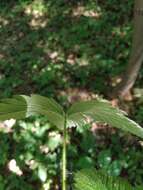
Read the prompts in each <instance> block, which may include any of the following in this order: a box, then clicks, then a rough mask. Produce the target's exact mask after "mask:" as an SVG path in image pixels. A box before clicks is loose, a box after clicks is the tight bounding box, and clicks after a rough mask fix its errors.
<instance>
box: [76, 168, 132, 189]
mask: <svg viewBox="0 0 143 190" xmlns="http://www.w3.org/2000/svg"><path fill="white" fill-rule="evenodd" d="M74 181H75V184H74V187H75V190H133V188H132V187H131V185H130V184H129V183H128V182H126V181H124V180H122V179H121V178H115V177H111V176H108V175H106V174H104V173H103V172H99V171H97V170H95V169H83V170H81V171H79V172H77V173H76V174H75V177H74Z"/></svg>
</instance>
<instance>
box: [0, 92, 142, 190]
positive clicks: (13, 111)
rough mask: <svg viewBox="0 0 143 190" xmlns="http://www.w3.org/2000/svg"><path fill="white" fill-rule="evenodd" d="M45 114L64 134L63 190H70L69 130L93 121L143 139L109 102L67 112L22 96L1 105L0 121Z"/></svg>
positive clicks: (44, 100)
mask: <svg viewBox="0 0 143 190" xmlns="http://www.w3.org/2000/svg"><path fill="white" fill-rule="evenodd" d="M36 114H42V115H45V116H47V117H48V120H49V121H50V122H51V123H52V124H54V125H55V126H57V127H58V128H59V130H62V131H63V153H62V190H67V178H66V166H67V159H66V153H67V150H66V148H67V128H68V127H71V126H79V127H82V126H83V125H84V124H86V123H87V122H88V121H89V119H90V121H91V122H92V121H96V122H97V121H98V122H102V123H107V124H109V125H111V126H113V127H116V128H120V129H123V130H124V131H127V132H130V133H132V134H134V135H137V136H138V137H141V138H143V129H142V128H141V127H140V126H139V125H138V124H137V123H135V122H134V121H132V120H130V119H128V118H127V117H126V116H125V114H124V112H123V111H120V110H119V109H117V108H114V107H112V106H111V105H110V103H108V102H107V101H105V100H91V101H83V102H78V103H74V104H73V105H72V106H71V107H70V108H69V109H68V111H67V112H65V111H64V110H63V108H62V107H61V106H60V105H59V104H58V103H57V102H55V101H54V100H53V99H50V98H46V97H43V96H40V95H31V96H25V95H18V96H14V97H13V98H11V99H2V100H1V101H0V120H7V119H11V118H13V119H22V118H25V117H29V116H31V115H36Z"/></svg>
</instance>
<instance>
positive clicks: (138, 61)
mask: <svg viewBox="0 0 143 190" xmlns="http://www.w3.org/2000/svg"><path fill="white" fill-rule="evenodd" d="M142 62H143V0H135V6H134V34H133V44H132V52H131V56H130V60H129V63H128V65H127V68H126V71H125V73H124V74H123V76H122V80H121V83H120V84H119V85H117V87H116V88H115V91H114V92H115V93H114V96H119V97H124V96H126V94H128V93H129V92H130V89H131V88H132V87H133V85H134V83H135V81H136V78H137V76H138V73H139V70H140V68H141V65H142Z"/></svg>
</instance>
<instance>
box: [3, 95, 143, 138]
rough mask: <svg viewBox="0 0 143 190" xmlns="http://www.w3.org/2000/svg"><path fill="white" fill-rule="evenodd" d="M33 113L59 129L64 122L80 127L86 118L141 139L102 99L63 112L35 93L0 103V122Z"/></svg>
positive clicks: (120, 113) (129, 122)
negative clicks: (44, 117)
mask: <svg viewBox="0 0 143 190" xmlns="http://www.w3.org/2000/svg"><path fill="white" fill-rule="evenodd" d="M36 114H42V115H46V116H47V117H48V120H49V121H50V122H51V123H52V124H54V125H55V126H57V127H58V128H60V129H63V127H64V124H65V119H66V125H67V127H71V126H83V125H84V124H86V123H87V121H88V118H90V119H91V120H92V121H96V122H102V123H107V124H109V125H111V126H113V127H116V128H120V129H123V130H125V131H127V132H130V133H132V134H134V135H137V136H138V137H141V138H143V128H141V127H140V126H139V125H138V124H137V123H135V122H134V121H132V120H130V119H129V118H128V117H126V115H125V113H124V112H123V111H121V110H119V109H117V108H115V107H112V106H111V105H110V103H109V102H107V101H105V100H102V99H97V100H91V101H82V102H77V103H74V104H73V105H72V106H71V107H70V108H69V109H68V111H67V112H66V113H65V112H64V109H63V108H62V107H61V106H60V105H59V104H58V103H57V102H56V101H54V100H53V99H50V98H47V97H43V96H40V95H35V94H33V95H31V96H25V95H18V96H14V97H13V98H7V99H2V100H0V120H7V119H11V118H13V119H22V118H25V117H29V116H31V115H36Z"/></svg>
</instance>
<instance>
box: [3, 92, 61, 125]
mask: <svg viewBox="0 0 143 190" xmlns="http://www.w3.org/2000/svg"><path fill="white" fill-rule="evenodd" d="M35 114H42V115H46V116H48V119H49V121H50V122H51V123H53V124H54V125H56V126H57V127H60V128H61V127H63V126H64V111H63V109H62V107H61V106H60V105H59V104H58V103H56V102H55V101H54V100H53V99H49V98H46V97H43V96H40V95H31V96H25V95H19V96H14V97H13V98H11V99H3V100H1V101H0V120H6V119H10V118H14V119H22V118H25V117H29V116H31V115H35Z"/></svg>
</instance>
